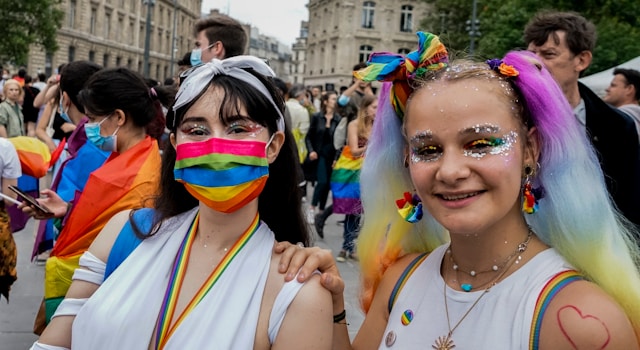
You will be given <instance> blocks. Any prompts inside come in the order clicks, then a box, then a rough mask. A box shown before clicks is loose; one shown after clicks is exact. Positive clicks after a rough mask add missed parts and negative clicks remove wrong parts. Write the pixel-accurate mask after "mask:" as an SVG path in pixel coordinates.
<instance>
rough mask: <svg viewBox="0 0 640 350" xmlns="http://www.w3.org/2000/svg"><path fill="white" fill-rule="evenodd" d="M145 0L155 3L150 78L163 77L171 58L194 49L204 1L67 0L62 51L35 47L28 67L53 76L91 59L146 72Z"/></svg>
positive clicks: (60, 32)
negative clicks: (60, 68) (64, 66)
mask: <svg viewBox="0 0 640 350" xmlns="http://www.w3.org/2000/svg"><path fill="white" fill-rule="evenodd" d="M147 1H152V3H153V6H152V7H151V9H152V11H153V12H152V17H151V18H152V20H151V35H150V42H149V43H150V50H149V53H150V54H149V77H150V78H153V79H156V80H159V81H162V80H164V79H165V78H168V77H170V76H171V73H172V71H174V69H175V67H172V66H173V65H172V63H173V62H177V61H178V60H180V59H181V58H182V56H184V54H185V53H186V52H189V51H191V50H192V48H193V41H194V35H193V25H194V23H195V21H196V20H197V19H199V18H200V9H201V7H202V0H63V1H62V2H61V4H60V6H61V7H62V10H63V11H64V12H65V18H64V19H63V22H62V27H61V28H60V29H59V30H58V37H57V42H58V51H56V52H55V53H47V52H45V51H44V50H43V48H42V47H40V46H35V45H34V46H32V48H31V50H30V52H29V61H28V67H29V72H35V71H38V72H44V73H45V74H47V76H49V75H51V74H54V73H56V70H57V67H58V66H59V65H60V64H63V63H67V62H71V61H78V60H89V61H93V62H96V63H98V64H100V65H102V66H104V67H116V66H124V67H127V68H129V69H132V70H135V71H138V72H139V73H143V71H144V67H143V62H144V57H143V56H144V47H145V38H146V18H147V8H148V6H147ZM174 14H175V16H174ZM174 30H175V32H174ZM174 38H175V42H174V43H172V40H173V39H174ZM172 49H173V55H172Z"/></svg>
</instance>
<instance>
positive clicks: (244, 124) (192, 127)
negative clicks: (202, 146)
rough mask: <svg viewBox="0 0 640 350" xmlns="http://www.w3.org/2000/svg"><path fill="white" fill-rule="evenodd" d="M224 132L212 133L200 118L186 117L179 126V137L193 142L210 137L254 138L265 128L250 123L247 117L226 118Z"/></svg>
mask: <svg viewBox="0 0 640 350" xmlns="http://www.w3.org/2000/svg"><path fill="white" fill-rule="evenodd" d="M228 119H230V120H228V124H227V125H225V126H224V130H221V131H214V130H212V129H211V128H210V126H209V124H208V123H207V122H206V120H204V118H201V117H188V118H186V119H185V120H184V121H183V122H182V124H181V125H180V134H181V135H180V136H181V137H186V138H190V139H194V140H206V139H209V138H211V137H220V138H228V139H243V138H247V137H250V138H255V137H257V136H258V135H260V134H261V133H262V131H264V129H265V127H264V126H262V125H260V124H258V123H256V122H254V121H252V120H251V119H249V118H248V117H242V116H238V117H236V118H228Z"/></svg>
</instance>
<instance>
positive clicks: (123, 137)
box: [0, 11, 640, 350]
mask: <svg viewBox="0 0 640 350" xmlns="http://www.w3.org/2000/svg"><path fill="white" fill-rule="evenodd" d="M194 29H195V30H194V32H195V48H194V49H193V51H192V52H190V53H187V54H185V56H184V57H183V58H182V59H181V60H180V61H179V63H178V64H179V70H178V71H179V75H178V76H177V77H174V78H172V79H170V80H167V81H165V82H164V84H158V83H156V82H154V81H150V80H149V79H145V78H144V77H142V76H141V75H140V74H139V73H137V72H134V71H131V70H130V69H127V68H123V67H116V68H103V67H101V66H99V65H97V64H95V63H92V62H88V61H76V62H69V63H67V64H65V65H62V66H60V67H58V71H59V74H55V75H53V76H51V77H49V78H47V77H45V76H43V75H38V76H37V78H35V79H33V78H32V77H30V76H29V75H27V74H26V71H25V70H20V71H19V72H18V73H17V74H16V75H15V76H10V74H9V72H8V71H6V70H3V72H2V73H3V75H2V81H1V82H0V86H2V89H0V96H2V102H1V103H0V185H1V187H0V193H1V194H2V200H0V296H4V297H5V298H6V299H7V300H9V295H10V294H9V293H10V289H11V285H12V284H13V283H14V281H15V280H16V278H17V275H18V273H19V272H20V271H16V254H17V251H16V246H15V243H14V240H13V237H12V231H15V229H14V228H12V227H11V225H10V224H11V220H12V219H13V218H12V215H23V216H24V217H27V218H28V217H33V218H35V219H37V220H39V225H38V229H37V235H36V240H35V242H34V249H33V254H32V259H35V258H37V257H40V256H43V254H44V256H45V259H46V263H45V281H44V296H43V300H42V304H41V306H40V310H39V312H38V315H37V317H36V320H35V324H34V332H36V334H38V335H40V338H39V339H38V341H36V342H35V343H34V344H33V346H32V349H35V350H41V349H46V350H62V349H71V348H77V349H114V348H125V349H143V348H156V349H178V348H206V347H208V346H210V344H211V342H212V339H215V340H214V341H215V344H216V346H217V347H220V348H225V349H226V348H229V349H231V348H234V349H235V348H237V349H250V348H253V349H270V348H274V349H278V348H282V349H289V348H304V349H330V348H332V349H373V348H398V349H407V348H424V347H429V346H431V347H432V348H433V349H453V348H460V349H470V348H479V349H495V348H500V349H525V348H529V349H577V348H578V349H581V348H582V346H583V345H584V344H588V346H591V347H593V348H600V349H639V348H640V345H639V341H640V298H639V297H638V294H637V293H636V292H635V291H636V290H638V288H640V269H639V265H638V262H639V261H640V245H639V244H638V242H639V240H640V235H639V232H640V231H639V226H638V225H640V210H638V207H637V204H636V203H635V202H636V201H634V199H635V198H638V197H640V184H638V181H637V180H638V179H640V142H639V137H640V106H639V99H640V72H638V71H636V70H633V69H624V68H618V69H615V70H614V71H613V77H612V80H611V84H610V86H609V87H608V88H607V90H606V95H605V96H604V97H603V98H602V99H601V98H600V97H598V96H597V95H596V94H595V93H594V92H593V91H591V90H590V89H589V88H588V87H586V86H585V85H583V84H582V83H580V82H579V80H578V78H579V77H580V74H581V72H582V71H584V70H585V69H586V68H587V67H588V66H589V64H590V62H591V59H592V55H593V49H594V46H595V27H594V26H593V24H592V23H591V22H589V21H588V20H587V19H585V18H584V17H582V16H580V15H579V14H577V13H573V12H548V11H544V12H540V13H538V14H536V15H535V17H533V18H532V19H531V21H530V22H529V23H528V24H527V26H526V27H525V29H524V39H525V41H526V43H527V45H528V47H527V50H514V51H511V52H508V53H507V54H506V55H505V56H504V57H501V58H495V59H490V60H486V61H484V60H478V59H474V58H467V57H457V58H454V57H450V55H449V51H448V50H447V48H446V47H445V46H444V44H443V43H442V42H440V39H439V37H438V36H437V35H434V34H432V33H428V32H418V33H417V37H418V43H417V47H418V48H417V49H416V50H415V51H412V52H410V53H409V54H407V55H402V54H392V53H388V52H376V53H373V54H372V55H371V56H370V58H369V60H368V61H367V62H361V63H358V64H357V65H355V66H353V80H352V82H351V85H350V86H348V87H344V88H343V89H341V90H340V91H332V90H328V91H322V89H321V88H319V87H306V86H304V85H301V84H294V85H290V84H287V83H285V82H283V81H282V80H280V79H278V78H277V77H276V76H275V74H274V72H273V71H272V70H271V68H270V67H269V66H268V64H267V63H265V62H264V61H263V60H261V59H258V58H255V57H252V56H246V55H243V52H244V48H245V46H246V43H247V40H248V38H247V36H246V33H245V31H244V29H243V28H242V26H241V25H240V24H239V23H238V22H236V21H235V20H232V19H230V18H229V17H226V16H213V17H208V18H204V19H201V20H199V21H198V22H196V24H195V26H194ZM372 82H380V83H379V84H380V85H379V86H380V88H379V89H374V88H373V87H372ZM20 137H31V138H37V139H39V140H40V141H41V142H42V143H43V144H44V146H43V147H44V149H45V151H46V152H48V153H52V154H56V157H55V159H53V160H52V161H51V164H50V165H49V166H50V167H51V168H52V173H51V177H52V181H51V183H50V185H49V186H48V187H47V188H45V189H41V190H40V189H39V188H37V190H36V191H35V195H34V197H38V198H37V199H36V200H37V203H36V204H37V205H36V204H34V203H29V202H28V201H23V198H20V197H18V195H17V194H16V192H14V191H12V190H11V189H10V187H11V186H18V187H21V183H23V184H24V183H27V182H24V181H27V180H29V181H31V180H30V179H31V177H29V176H28V175H27V174H26V173H28V171H26V170H25V168H24V165H22V166H21V158H20V156H21V155H22V153H21V152H22V150H21V149H20V148H19V147H16V146H15V145H14V143H13V142H12V140H15V139H16V138H20ZM57 155H60V157H58V156H57ZM35 180H36V182H37V179H35ZM21 181H22V182H21ZM308 194H309V196H310V197H311V198H307V197H308ZM40 206H42V207H44V209H46V210H43V208H41V207H40ZM9 209H11V210H13V212H12V211H10V210H9ZM11 213H15V214H12V215H10V214H11ZM332 214H338V215H344V220H343V223H342V225H343V232H342V236H343V237H342V240H343V242H342V245H341V248H340V250H339V251H338V252H337V253H334V252H331V251H329V250H324V249H320V248H318V247H317V246H316V247H313V242H314V241H315V240H316V239H323V238H324V235H325V230H324V229H325V222H326V220H327V218H328V217H329V216H330V215H332ZM314 234H315V236H314ZM278 242H279V243H278ZM274 247H275V248H274ZM348 259H351V260H352V261H357V262H359V264H360V268H361V275H362V279H361V281H362V285H361V296H360V300H361V303H362V308H363V310H364V311H365V314H366V315H365V320H364V322H363V324H362V325H361V327H360V329H359V332H358V334H357V335H356V336H355V338H354V339H350V336H349V334H348V331H347V320H348V315H346V312H345V300H344V295H343V290H344V284H345V281H344V280H343V279H342V277H341V276H340V273H339V269H338V264H337V263H336V262H345V261H347V260H348ZM238 276H241V277H238ZM296 276H297V277H296ZM211 315H215V317H211ZM114 334H117V335H118V336H117V337H114V336H113V335H114Z"/></svg>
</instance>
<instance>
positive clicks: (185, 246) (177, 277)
mask: <svg viewBox="0 0 640 350" xmlns="http://www.w3.org/2000/svg"><path fill="white" fill-rule="evenodd" d="M199 220H200V213H198V214H196V217H195V218H194V219H193V223H192V224H191V227H190V228H189V232H188V233H187V235H186V236H185V238H184V240H183V241H182V245H181V246H180V249H179V250H178V254H177V256H176V260H175V262H174V265H173V269H172V271H171V275H170V278H169V284H168V286H167V290H166V292H165V296H164V301H163V303H162V306H161V308H160V315H159V317H158V321H157V323H156V339H155V341H156V346H155V348H156V349H163V348H164V347H165V345H166V344H167V341H168V340H169V338H170V337H171V335H172V334H173V332H174V331H175V330H176V329H177V328H178V326H179V325H180V323H181V322H182V321H183V320H184V319H185V318H186V317H187V315H188V314H189V313H190V312H191V311H192V310H193V309H194V308H195V307H196V306H197V305H198V304H199V303H200V301H201V300H202V299H203V298H204V297H205V296H206V295H207V293H208V292H209V291H210V290H211V288H212V287H213V286H214V285H215V283H216V282H217V281H218V279H219V278H220V276H221V275H222V273H223V272H224V271H225V270H226V269H227V267H228V266H229V264H230V263H231V261H232V260H233V258H235V257H236V255H238V253H239V252H240V250H241V249H242V248H243V247H244V246H245V245H246V244H247V242H248V241H249V240H250V239H251V237H253V234H254V233H255V232H256V231H257V230H258V227H259V226H260V219H259V216H258V215H257V214H256V216H255V218H254V219H253V221H252V222H251V225H250V226H249V228H248V229H247V230H246V231H245V232H244V233H243V234H242V235H241V236H240V238H238V240H237V241H236V242H235V244H234V245H233V246H232V247H231V249H229V251H228V252H227V253H226V255H225V256H224V257H223V258H222V260H221V261H220V263H218V266H216V268H215V269H214V270H213V271H212V272H211V274H210V275H209V278H207V280H206V281H205V282H204V284H203V285H202V286H201V287H200V289H199V290H198V292H197V293H196V295H194V296H193V298H192V299H191V301H190V302H189V304H188V305H187V306H186V307H185V309H184V311H182V314H180V315H179V316H178V318H177V319H176V321H175V322H174V323H173V324H171V320H172V319H173V316H174V312H175V309H176V304H177V302H178V297H179V295H180V289H181V287H182V283H183V280H184V275H185V274H186V271H187V263H188V261H189V255H190V254H191V246H192V244H193V241H194V240H195V237H196V231H197V229H198V222H199Z"/></svg>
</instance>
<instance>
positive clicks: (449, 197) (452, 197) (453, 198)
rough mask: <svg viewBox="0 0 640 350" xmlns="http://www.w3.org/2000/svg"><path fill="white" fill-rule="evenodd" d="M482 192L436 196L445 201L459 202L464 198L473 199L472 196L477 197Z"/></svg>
mask: <svg viewBox="0 0 640 350" xmlns="http://www.w3.org/2000/svg"><path fill="white" fill-rule="evenodd" d="M482 192H484V191H477V192H471V193H464V194H457V195H443V194H438V195H436V196H438V197H440V198H442V199H444V200H445V201H459V200H461V199H465V198H469V197H473V196H477V195H479V194H480V193H482Z"/></svg>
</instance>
